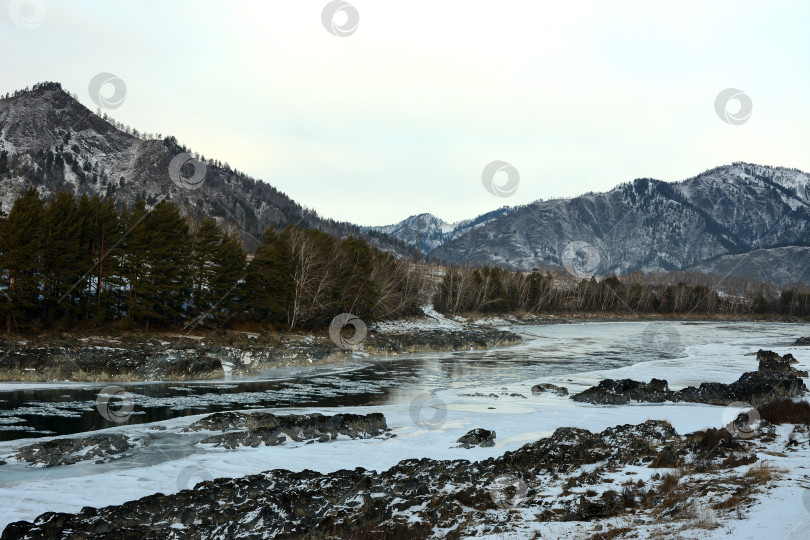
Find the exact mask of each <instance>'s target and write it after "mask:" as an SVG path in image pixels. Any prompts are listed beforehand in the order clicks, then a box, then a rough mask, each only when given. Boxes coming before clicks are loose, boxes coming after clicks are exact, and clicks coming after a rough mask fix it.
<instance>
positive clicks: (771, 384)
mask: <svg viewBox="0 0 810 540" xmlns="http://www.w3.org/2000/svg"><path fill="white" fill-rule="evenodd" d="M757 359H758V360H759V369H758V371H750V372H746V373H743V374H742V375H741V376H740V378H739V379H737V380H736V381H735V382H733V383H731V384H723V383H717V382H707V383H702V384H701V385H700V386H699V387H697V388H696V387H694V386H687V387H686V388H683V389H681V390H678V391H671V390H670V389H669V385H668V383H667V381H665V380H661V379H652V380H651V381H650V382H649V383H643V382H639V381H634V380H631V379H622V380H618V381H615V380H613V379H605V380H603V381H601V382H600V383H599V384H598V385H597V386H594V387H591V388H588V389H587V390H585V391H583V392H580V393H579V394H576V395H574V396H572V397H571V399H573V400H574V401H579V402H584V403H594V404H603V405H604V404H607V405H621V404H624V403H628V402H630V401H640V402H648V403H661V402H663V401H673V402H678V401H686V402H691V403H708V404H710V405H728V404H730V403H734V402H745V403H750V404H752V405H756V404H760V403H766V402H768V401H772V400H774V399H776V398H780V397H797V396H801V395H802V394H803V393H804V392H806V391H807V386H805V384H804V381H802V379H801V378H800V377H806V376H807V372H806V371H798V370H797V369H796V368H794V367H793V366H792V364H794V363H796V359H795V358H793V356H792V355H790V354H786V355H785V356H779V355H778V354H776V353H775V352H773V351H763V350H760V351H759V352H758V353H757Z"/></svg>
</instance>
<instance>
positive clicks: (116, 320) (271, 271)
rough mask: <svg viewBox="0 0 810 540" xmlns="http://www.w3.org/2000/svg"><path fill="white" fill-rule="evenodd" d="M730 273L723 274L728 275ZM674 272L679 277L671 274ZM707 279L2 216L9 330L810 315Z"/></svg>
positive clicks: (57, 216)
mask: <svg viewBox="0 0 810 540" xmlns="http://www.w3.org/2000/svg"><path fill="white" fill-rule="evenodd" d="M735 279H736V278H731V279H729V280H724V283H734V280H735ZM675 280H676V281H675ZM719 281H720V280H719V279H718V278H715V277H713V276H708V277H707V276H703V275H691V274H685V273H678V272H673V273H670V274H660V275H645V274H642V273H641V272H635V273H632V274H628V275H627V276H621V277H615V276H609V277H606V278H600V279H595V278H591V279H581V280H577V279H574V278H573V277H572V276H567V279H566V276H565V274H560V273H559V272H557V273H555V272H553V271H551V270H546V271H543V272H532V273H525V272H519V271H509V270H503V269H500V268H497V267H480V268H478V267H469V266H462V267H436V266H435V265H430V264H415V263H414V262H413V261H409V260H403V259H396V258H395V257H394V256H393V255H391V254H389V253H385V252H383V251H380V250H379V249H377V248H375V247H373V246H371V245H370V244H368V243H367V242H366V241H365V240H364V239H362V238H357V237H353V236H349V237H347V238H343V239H338V238H335V237H333V236H331V235H329V234H327V233H324V232H320V231H318V230H315V229H301V228H299V227H296V226H289V227H286V228H285V229H284V230H282V231H275V230H274V229H272V228H270V229H268V230H267V232H266V234H265V235H264V238H263V239H261V244H260V245H259V247H258V248H257V250H256V251H255V253H253V254H251V255H250V256H249V255H248V253H247V252H246V250H245V249H244V246H243V245H242V242H241V240H240V235H239V231H238V229H236V228H235V227H227V226H226V227H222V226H221V224H218V223H217V222H216V221H215V220H214V219H213V218H211V217H201V218H198V217H194V216H184V215H182V214H181V212H180V210H179V208H178V207H177V206H176V205H175V204H174V203H172V202H171V201H159V202H157V203H156V204H154V206H152V207H149V206H148V205H147V203H146V202H145V201H138V202H137V203H135V204H134V205H133V207H132V208H128V207H126V206H121V207H119V206H117V205H116V204H115V202H114V201H113V200H112V198H109V197H107V198H104V199H101V198H99V197H93V198H88V197H86V196H85V197H82V198H80V199H78V200H77V199H76V198H75V197H74V196H73V195H72V194H71V193H67V192H62V193H58V194H56V195H55V196H54V197H53V198H51V199H50V200H48V201H45V200H43V199H42V198H41V197H40V195H39V193H38V192H37V191H36V189H34V188H31V189H29V190H28V191H27V192H26V193H25V194H24V195H22V196H21V197H19V198H18V199H17V200H16V201H15V203H14V205H13V207H12V209H11V210H10V212H9V213H8V215H0V292H2V296H0V321H2V324H3V328H4V329H5V331H6V332H14V331H33V330H40V329H70V328H73V327H77V326H87V325H92V326H105V325H115V326H118V327H124V328H142V329H145V330H150V329H159V328H169V327H182V328H184V329H194V328H198V327H202V328H211V327H219V328H222V327H230V328H236V327H239V328H245V327H254V328H272V329H276V330H295V329H307V330H319V329H322V328H325V327H326V326H327V325H328V324H329V322H330V321H331V320H332V318H333V317H335V316H336V315H337V314H339V313H352V314H354V315H356V316H358V317H360V318H362V319H365V320H367V321H375V320H385V319H393V318H399V317H405V316H411V315H419V314H421V313H422V311H421V306H423V305H424V304H426V303H429V302H431V301H432V302H433V304H434V306H435V307H436V309H437V310H438V311H440V312H442V313H446V314H456V313H468V312H475V313H507V312H524V313H549V312H552V313H553V312H571V311H577V312H599V313H630V314H633V313H638V314H641V313H644V314H647V313H660V314H667V313H672V314H676V313H677V314H695V315H703V314H721V313H730V314H736V315H745V314H764V313H774V314H779V315H788V316H807V315H810V291H809V290H808V288H807V287H799V286H796V287H793V288H790V289H787V290H782V291H777V290H775V289H774V288H773V287H772V286H767V285H766V284H762V283H750V282H745V281H744V280H743V281H742V282H740V280H737V282H736V283H735V284H736V285H740V283H741V286H738V287H737V289H740V290H739V291H735V294H727V293H726V292H719V291H718V290H715V288H714V286H713V284H715V283H718V282H719Z"/></svg>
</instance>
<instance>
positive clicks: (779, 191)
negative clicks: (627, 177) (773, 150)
mask: <svg viewBox="0 0 810 540" xmlns="http://www.w3.org/2000/svg"><path fill="white" fill-rule="evenodd" d="M808 227H810V176H808V174H807V173H804V172H802V171H799V170H796V169H786V168H779V167H766V166H761V165H752V164H747V163H735V164H733V165H728V166H723V167H718V168H716V169H713V170H710V171H707V172H705V173H703V174H700V175H698V176H696V177H694V178H690V179H688V180H685V181H683V182H677V183H668V182H663V181H660V180H653V179H639V180H634V181H633V182H628V183H625V184H621V185H619V186H618V187H616V188H614V189H612V190H611V191H608V192H606V193H588V194H585V195H582V196H580V197H575V198H572V199H556V200H549V201H538V202H535V203H533V204H530V205H527V206H523V207H520V208H517V209H515V210H514V211H512V212H509V213H508V214H506V215H504V216H503V217H500V218H499V219H496V220H494V221H491V222H489V223H486V224H484V225H482V226H480V227H477V228H475V229H473V230H470V231H467V232H465V233H464V234H462V235H460V236H458V237H457V238H454V239H452V240H450V241H449V242H447V243H446V244H444V245H443V246H440V247H439V248H437V249H435V250H433V251H432V252H431V253H430V257H431V258H433V259H435V260H438V261H444V262H450V263H461V262H467V263H472V264H497V265H501V266H504V267H508V268H515V269H524V270H525V269H530V268H533V267H538V266H540V265H543V264H546V265H549V264H551V265H561V266H562V265H563V261H562V260H561V259H562V254H563V252H564V251H565V248H566V246H567V245H569V243H571V242H586V243H588V244H591V245H592V246H593V247H594V248H595V249H596V252H597V253H598V255H599V265H598V267H597V268H596V269H595V273H597V274H604V273H607V272H616V273H626V272H628V271H632V270H636V269H642V270H645V271H668V270H675V269H685V268H688V267H691V266H693V265H696V264H698V263H700V262H702V261H705V260H707V259H710V258H713V257H717V256H720V255H724V254H728V253H732V252H736V253H741V252H746V251H750V250H754V249H760V248H768V247H773V246H777V245H789V244H802V243H805V242H806V241H807V234H808ZM765 277H766V278H767V277H768V276H767V275H766V276H765Z"/></svg>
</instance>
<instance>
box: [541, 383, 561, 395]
mask: <svg viewBox="0 0 810 540" xmlns="http://www.w3.org/2000/svg"><path fill="white" fill-rule="evenodd" d="M545 392H554V393H555V394H557V395H558V396H567V395H568V389H567V388H563V387H562V386H557V385H554V384H550V383H542V384H535V385H534V386H532V394H535V395H536V394H543V393H545Z"/></svg>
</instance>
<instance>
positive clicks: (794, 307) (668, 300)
mask: <svg viewBox="0 0 810 540" xmlns="http://www.w3.org/2000/svg"><path fill="white" fill-rule="evenodd" d="M672 277H677V278H680V279H679V280H677V281H676V282H675V283H676V284H673V282H672V281H671V280H669V279H667V278H672ZM712 280H714V282H715V283H718V282H719V281H721V280H718V279H717V278H716V277H714V276H707V275H695V276H691V275H687V274H686V273H684V272H674V273H672V275H671V276H668V275H666V274H658V275H645V274H643V273H642V272H640V271H639V272H633V273H631V274H628V275H626V276H622V277H621V278H619V277H616V276H609V277H606V278H602V279H600V280H597V279H596V278H594V277H592V278H590V279H581V280H578V281H577V280H573V279H570V278H569V279H566V278H565V276H564V275H560V274H554V273H552V272H550V271H546V272H532V273H530V274H526V273H524V272H519V271H509V270H502V269H500V268H497V267H495V268H490V267H483V268H474V267H466V266H465V267H449V268H448V269H447V271H446V272H445V274H444V277H443V278H442V279H441V282H440V284H439V286H438V290H437V291H436V292H435V294H434V295H433V305H434V306H435V308H436V309H437V310H438V311H440V312H442V313H446V314H458V313H466V312H473V313H505V312H529V313H544V312H560V311H563V312H565V311H569V312H570V311H581V312H600V313H617V312H625V313H630V314H632V313H661V314H667V313H672V314H675V313H677V314H689V313H694V314H709V315H710V314H718V313H728V314H739V315H745V314H752V313H756V314H766V313H775V314H780V315H789V316H810V290H808V288H807V287H800V286H794V287H792V288H790V289H787V290H783V291H781V292H779V293H778V295H777V296H774V294H773V290H772V288H771V287H767V286H766V285H765V284H760V287H759V288H758V289H756V290H755V291H753V292H752V291H750V290H748V289H747V288H746V289H745V290H746V292H745V294H742V295H739V294H735V295H728V294H724V295H723V296H721V295H720V294H719V293H718V291H717V290H716V289H715V288H712V287H710V286H707V284H708V283H709V282H711V281H712ZM689 282H697V283H700V284H695V285H689V284H687V283H689ZM734 285H735V287H737V288H740V287H741V285H740V282H739V280H737V282H735V284H734Z"/></svg>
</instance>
